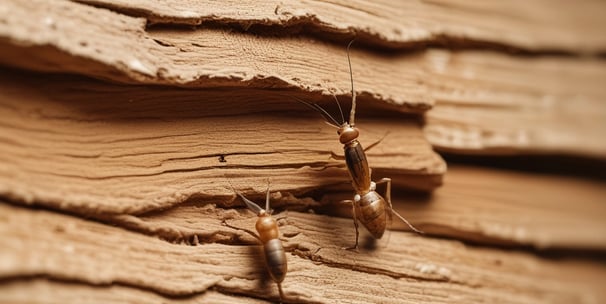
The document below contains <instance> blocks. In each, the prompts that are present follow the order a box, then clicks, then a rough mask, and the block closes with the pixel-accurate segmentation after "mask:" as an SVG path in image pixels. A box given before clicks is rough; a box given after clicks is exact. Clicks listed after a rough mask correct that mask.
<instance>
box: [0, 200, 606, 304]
mask: <svg viewBox="0 0 606 304" xmlns="http://www.w3.org/2000/svg"><path fill="white" fill-rule="evenodd" d="M0 210H1V211H2V212H0V214H2V216H1V217H0V219H1V222H0V231H1V233H2V235H4V236H5V237H3V238H0V244H1V245H2V247H3V248H5V250H3V251H2V252H0V257H1V259H2V260H3V261H6V262H5V263H2V264H0V266H1V267H2V269H1V271H0V275H1V276H2V279H3V281H4V282H11V281H20V280H22V278H23V277H24V276H25V277H34V278H36V277H40V276H42V277H45V278H49V279H51V280H53V279H56V280H60V281H61V280H67V281H70V282H74V283H77V284H82V285H85V286H89V287H91V286H92V287H94V286H100V287H101V288H106V287H105V286H109V285H117V286H126V287H128V286H137V287H138V288H141V289H144V290H151V291H154V292H157V293H159V294H161V295H162V296H164V297H168V298H171V297H174V296H179V297H183V296H187V295H192V296H195V295H199V294H202V293H204V292H205V291H206V290H209V289H211V288H212V290H216V291H219V292H221V293H228V294H237V295H248V296H252V297H262V298H266V297H268V296H270V297H271V299H273V300H276V299H277V291H276V290H274V289H275V286H274V284H271V282H270V281H267V280H265V281H264V279H262V277H263V275H262V274H263V273H264V271H265V269H264V267H263V265H262V264H261V265H260V264H259V261H260V254H261V252H260V251H259V250H258V249H259V248H258V246H241V245H239V242H238V241H236V239H234V241H233V243H231V244H217V243H211V244H201V245H199V246H184V245H179V244H171V243H168V242H165V241H162V240H158V239H156V238H154V237H148V236H144V235H140V234H137V233H134V232H128V231H124V230H123V229H121V228H119V227H114V226H110V225H104V224H100V223H95V222H91V221H85V220H82V219H78V218H74V217H71V216H65V215H61V214H56V213H52V212H48V211H42V210H38V211H35V210H30V209H22V208H17V207H12V206H9V205H6V204H2V205H0ZM281 215H282V214H279V215H278V217H280V216H281ZM284 215H285V217H283V218H282V219H281V220H280V222H281V223H282V227H281V231H282V240H283V241H284V242H285V248H286V249H287V251H289V252H290V254H289V255H288V257H289V272H288V274H287V277H286V280H285V281H284V283H283V288H284V291H285V293H286V296H287V297H288V299H290V300H291V301H301V302H305V303H332V302H336V301H339V300H342V299H351V300H352V301H354V302H355V303H376V302H377V301H381V302H384V303H401V302H402V301H424V302H436V303H447V302H452V301H461V302H478V301H481V300H486V299H490V300H491V301H492V302H511V301H512V299H515V300H513V301H515V302H517V303H535V302H536V301H537V299H540V300H541V301H543V302H553V301H566V302H574V303H595V302H601V301H603V300H604V298H605V296H606V295H605V294H604V292H603V289H602V288H601V285H600V282H602V281H603V280H604V279H606V269H605V268H604V266H603V265H601V264H599V263H592V262H585V261H550V260H547V259H541V258H537V257H535V256H533V255H531V254H528V253H522V252H505V251H500V250H497V249H488V248H476V247H469V246H465V245H463V244H461V243H459V242H457V241H451V240H438V239H430V238H426V237H421V236H416V235H413V234H410V233H403V232H392V233H391V237H390V239H389V244H388V245H387V246H384V247H381V246H379V247H377V248H376V249H375V250H373V251H371V252H359V253H357V252H352V251H347V250H343V249H341V247H342V246H344V245H347V244H348V243H349V242H351V240H353V237H354V232H353V229H352V224H351V220H346V219H338V218H328V217H325V216H321V215H313V214H304V213H297V212H288V214H284ZM220 217H221V216H219V217H217V218H215V219H214V220H215V221H216V222H217V223H219V222H220V221H222V220H223V219H222V218H220ZM227 220H229V221H230V225H236V226H240V225H241V226H243V227H249V225H250V224H251V223H253V222H254V220H255V219H254V217H253V216H252V214H250V213H249V214H248V215H247V216H246V217H243V216H239V217H238V216H235V217H233V216H232V217H231V218H230V219H227ZM218 227H219V226H218ZM219 229H221V230H222V231H223V233H233V234H234V236H235V237H237V235H242V234H245V233H244V232H242V231H240V230H233V229H231V228H228V227H224V226H221V227H220V228H219ZM249 237H250V236H249ZM23 248H28V249H29V250H27V251H23ZM25 253H26V254H25ZM160 257H161V258H160ZM376 282H381V283H380V284H376ZM47 284H52V283H47ZM259 286H262V287H261V288H260V287H259ZM9 287H10V285H8V284H3V285H0V289H4V288H9ZM319 291H320V292H319ZM430 291H431V292H430ZM91 295H94V293H93V294H91ZM513 295H515V296H513ZM512 296H513V297H514V298H512ZM1 297H5V293H4V292H2V293H0V298H1Z"/></svg>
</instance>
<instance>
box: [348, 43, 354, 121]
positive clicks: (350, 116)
mask: <svg viewBox="0 0 606 304" xmlns="http://www.w3.org/2000/svg"><path fill="white" fill-rule="evenodd" d="M354 41H355V39H354V40H352V41H350V42H349V44H348V45H347V62H348V63H349V78H350V79H351V112H350V113H349V125H350V126H352V127H353V126H354V119H355V118H356V91H354V84H353V72H352V71H351V59H350V58H349V48H350V47H351V44H352V43H353V42H354Z"/></svg>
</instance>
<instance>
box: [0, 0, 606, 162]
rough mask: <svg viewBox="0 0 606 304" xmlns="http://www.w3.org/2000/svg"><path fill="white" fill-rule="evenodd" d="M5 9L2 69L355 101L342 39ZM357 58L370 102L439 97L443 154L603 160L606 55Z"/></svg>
mask: <svg viewBox="0 0 606 304" xmlns="http://www.w3.org/2000/svg"><path fill="white" fill-rule="evenodd" d="M137 3H138V2H137ZM137 3H134V4H133V5H136V4H137ZM190 4H191V3H190ZM4 5H5V6H7V7H8V8H10V10H11V12H12V13H11V14H4V15H0V18H2V20H3V21H2V22H0V50H2V53H3V56H0V62H2V63H3V64H7V65H11V66H17V67H20V68H26V69H33V70H39V71H47V72H49V71H50V72H61V73H65V72H69V73H77V74H83V75H87V76H92V77H96V78H102V79H109V80H112V81H118V82H122V83H128V84H161V85H168V86H184V87H190V88H216V87H222V88H232V89H242V88H245V87H246V88H257V89H263V90H268V89H269V90H278V89H279V90H280V91H281V92H283V93H286V95H290V94H293V95H296V96H300V97H303V98H307V99H312V100H327V99H326V98H325V97H324V98H323V97H322V96H330V95H331V94H332V93H334V94H336V95H338V96H339V97H341V98H342V100H343V99H347V97H346V96H348V94H349V90H350V83H349V77H348V65H347V61H346V54H345V50H344V49H345V47H344V46H345V45H344V44H343V45H334V44H329V43H325V42H321V41H319V40H317V39H312V38H309V37H304V38H303V37H294V36H286V37H280V38H276V37H267V36H255V35H250V34H247V33H240V32H236V31H230V30H228V29H221V28H212V27H211V28H207V27H204V28H196V29H189V28H179V27H175V28H172V27H171V28H165V27H151V28H146V27H145V20H144V19H141V18H134V17H129V16H126V15H122V14H118V13H114V12H110V11H107V10H104V9H100V8H96V7H91V6H88V5H82V4H78V3H74V2H69V1H57V2H53V3H52V4H51V3H49V2H47V1H41V0H37V1H29V2H24V1H8V2H6V3H5V4H4ZM165 8H166V9H170V6H168V7H165ZM149 11H150V12H153V11H154V9H151V8H150V10H149ZM35 20H43V21H44V22H35ZM62 20H69V22H67V21H62ZM580 36H582V35H579V37H580ZM115 50H120V51H118V52H117V51H115ZM352 60H353V75H354V79H355V87H356V91H357V93H358V95H359V96H360V98H361V103H362V107H364V106H365V105H368V106H369V107H370V108H383V109H384V110H385V112H383V113H384V114H385V113H388V112H387V111H389V112H395V111H398V112H413V113H416V114H420V113H421V112H424V111H427V110H428V109H429V108H430V107H431V106H432V105H434V103H435V102H437V105H436V106H435V109H434V110H433V111H431V112H429V113H428V114H427V115H426V127H425V134H426V136H427V138H428V139H429V141H430V142H431V143H432V145H434V146H435V147H436V148H438V149H439V150H441V151H448V152H452V153H460V154H484V155H495V154H496V155H502V154H564V155H574V156H583V157H590V158H600V159H602V158H603V157H604V155H606V144H605V142H604V141H603V140H601V133H600V132H601V130H603V129H604V128H605V125H604V121H606V108H605V107H603V106H602V104H601V101H602V100H603V99H604V98H606V90H604V88H603V85H602V84H603V83H604V82H605V81H606V72H605V71H606V63H605V61H604V60H602V59H596V58H584V57H571V56H540V57H537V56H513V55H506V54H501V53H497V52H494V51H477V50H476V51H471V50H467V51H458V52H457V51H449V50H440V49H429V50H426V51H422V52H416V53H400V54H386V53H382V52H379V51H376V50H370V49H364V50H363V49H357V48H354V49H353V50H352ZM258 92H259V94H261V95H263V94H264V93H263V91H258Z"/></svg>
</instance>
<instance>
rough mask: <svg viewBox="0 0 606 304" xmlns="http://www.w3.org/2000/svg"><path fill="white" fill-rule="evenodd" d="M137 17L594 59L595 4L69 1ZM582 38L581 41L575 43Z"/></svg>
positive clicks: (601, 44) (544, 0) (391, 44)
mask: <svg viewBox="0 0 606 304" xmlns="http://www.w3.org/2000/svg"><path fill="white" fill-rule="evenodd" d="M77 2H81V3H86V4H90V5H94V6H98V7H105V8H109V9H111V10H115V11H117V12H121V13H125V14H129V15H133V16H139V17H144V18H145V19H146V20H147V21H148V23H151V24H183V25H199V24H203V23H215V24H228V25H232V24H238V25H240V27H241V28H242V29H244V30H250V29H253V30H254V29H255V26H265V27H270V29H271V33H274V34H275V33H276V32H280V31H281V30H282V29H285V30H288V29H289V28H293V27H295V28H298V27H301V28H303V29H304V30H301V31H303V32H310V31H313V32H315V33H316V35H319V36H322V35H323V34H332V35H330V38H332V37H337V38H340V40H348V39H351V38H352V37H354V36H355V37H358V39H360V40H362V41H363V42H364V43H366V44H368V45H373V46H375V47H376V46H381V47H386V48H393V49H404V48H411V47H415V46H417V47H418V46H424V45H428V44H429V45H431V44H452V45H459V46H463V47H465V46H471V47H474V46H481V45H494V46H497V47H498V48H502V49H506V48H514V49H515V48H517V49H523V50H529V51H535V52H541V51H556V52H557V51H561V52H562V51H563V52H570V53H576V52H584V53H601V52H604V50H606V39H605V38H604V35H603V34H602V31H601V29H603V28H605V27H606V21H605V20H604V18H603V15H602V12H604V10H605V9H606V5H605V4H604V2H602V1H599V0H590V1H583V2H582V3H572V2H569V1H562V0H559V1H550V0H541V1H533V2H531V3H529V2H528V1H519V0H517V1H506V2H503V1H482V2H481V3H479V2H477V1H473V0H461V1H397V2H393V1H386V0H381V1H372V2H364V1H355V2H351V1H331V2H326V1H305V2H300V1H293V0H287V1H284V0H280V1H276V0H264V1H222V2H220V3H219V2H214V1H174V0H172V1H170V0H169V1H161V2H150V1H143V0H136V1H128V0H117V1H116V0H111V1H110V0H77ZM579 33H582V35H579Z"/></svg>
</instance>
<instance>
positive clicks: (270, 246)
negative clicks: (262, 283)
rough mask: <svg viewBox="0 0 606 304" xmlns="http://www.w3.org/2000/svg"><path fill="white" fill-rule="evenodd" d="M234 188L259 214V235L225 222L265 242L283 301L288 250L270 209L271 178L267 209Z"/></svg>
mask: <svg viewBox="0 0 606 304" xmlns="http://www.w3.org/2000/svg"><path fill="white" fill-rule="evenodd" d="M232 190H233V191H234V192H235V193H236V195H237V196H239V197H240V198H241V199H242V201H244V203H245V204H246V206H247V207H248V209H250V210H251V211H252V212H254V213H256V214H257V216H258V219H257V223H256V224H255V228H256V230H257V233H258V234H259V235H258V236H257V235H255V234H254V233H253V232H251V231H249V230H246V229H241V228H238V227H232V226H230V225H228V224H227V223H225V222H224V225H226V226H228V227H230V228H234V229H240V230H244V231H246V232H248V233H249V234H251V235H252V236H254V237H255V238H256V239H257V240H259V241H260V242H261V244H263V251H264V255H265V265H266V266H267V270H268V272H269V275H270V276H271V278H272V280H273V281H274V282H276V284H277V285H278V292H279V293H280V301H283V300H284V293H283V292H282V281H284V277H286V271H287V270H288V267H287V264H286V252H285V251H284V247H283V246H282V241H280V239H279V235H280V232H279V231H278V224H277V222H276V220H275V219H274V218H273V217H272V216H271V212H270V210H269V180H268V181H267V194H266V198H265V209H263V208H261V207H259V205H257V204H255V203H254V202H253V201H251V200H249V199H247V198H246V197H244V195H242V193H240V192H238V191H237V190H236V189H234V188H233V187H232Z"/></svg>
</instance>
